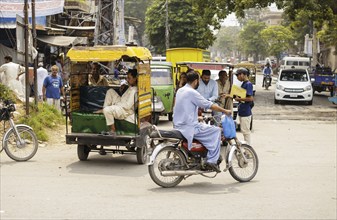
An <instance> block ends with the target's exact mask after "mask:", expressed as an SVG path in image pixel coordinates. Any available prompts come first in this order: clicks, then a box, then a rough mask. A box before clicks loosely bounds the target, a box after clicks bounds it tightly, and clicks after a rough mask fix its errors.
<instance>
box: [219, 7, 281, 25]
mask: <svg viewBox="0 0 337 220" xmlns="http://www.w3.org/2000/svg"><path fill="white" fill-rule="evenodd" d="M269 9H270V11H280V10H278V9H277V7H276V4H274V3H273V4H272V5H271V6H269ZM222 25H223V26H239V22H238V20H237V19H236V16H235V14H234V13H231V14H230V15H228V16H227V18H226V19H225V20H224V21H223V22H222Z"/></svg>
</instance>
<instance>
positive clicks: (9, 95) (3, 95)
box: [0, 83, 16, 102]
mask: <svg viewBox="0 0 337 220" xmlns="http://www.w3.org/2000/svg"><path fill="white" fill-rule="evenodd" d="M7 99H8V100H11V101H13V102H15V100H16V96H15V94H14V92H13V91H12V90H10V89H9V88H8V87H7V86H5V85H3V84H1V83H0V100H7Z"/></svg>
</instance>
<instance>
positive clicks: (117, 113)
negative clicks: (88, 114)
mask: <svg viewBox="0 0 337 220" xmlns="http://www.w3.org/2000/svg"><path fill="white" fill-rule="evenodd" d="M137 77H138V72H137V70H136V69H129V70H128V72H127V77H126V80H127V82H128V84H129V88H128V89H127V90H126V91H125V93H124V94H123V95H122V96H119V94H118V93H117V92H116V91H115V90H114V89H109V90H108V91H107V93H106V96H105V100H104V105H103V109H100V110H97V111H95V112H94V113H103V114H104V116H105V119H106V124H107V126H109V127H110V128H111V130H110V131H109V132H104V133H103V134H105V135H112V136H115V135H116V128H115V118H116V119H121V120H127V121H129V122H131V123H134V114H135V112H134V105H135V104H136V103H135V100H134V97H135V94H136V93H137Z"/></svg>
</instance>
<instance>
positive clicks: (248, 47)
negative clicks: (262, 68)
mask: <svg viewBox="0 0 337 220" xmlns="http://www.w3.org/2000/svg"><path fill="white" fill-rule="evenodd" d="M265 27H266V25H265V24H264V23H261V22H255V21H249V22H248V23H247V25H246V26H245V27H244V28H243V30H242V31H241V32H240V35H239V36H240V45H241V49H242V51H243V52H244V53H245V54H246V55H249V56H253V58H254V61H255V62H256V61H257V60H258V58H259V56H260V55H265V53H266V49H267V48H266V44H265V42H264V40H263V38H262V36H261V31H262V30H263V29H264V28H265Z"/></svg>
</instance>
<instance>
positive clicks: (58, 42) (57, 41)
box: [37, 36, 88, 47]
mask: <svg viewBox="0 0 337 220" xmlns="http://www.w3.org/2000/svg"><path fill="white" fill-rule="evenodd" d="M37 39H38V40H39V41H42V42H44V43H46V44H50V45H52V46H59V47H68V46H75V45H79V44H81V45H86V44H87V43H88V38H87V37H69V36H40V37H37Z"/></svg>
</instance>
